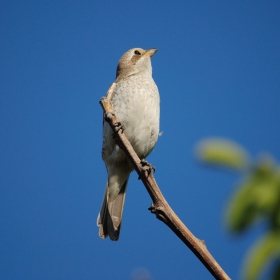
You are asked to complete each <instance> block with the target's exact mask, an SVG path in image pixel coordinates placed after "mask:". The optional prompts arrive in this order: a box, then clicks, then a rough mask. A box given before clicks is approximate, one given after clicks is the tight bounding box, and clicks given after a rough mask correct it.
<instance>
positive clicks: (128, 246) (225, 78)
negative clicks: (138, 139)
mask: <svg viewBox="0 0 280 280" xmlns="http://www.w3.org/2000/svg"><path fill="white" fill-rule="evenodd" d="M0 15H1V17H0V18H1V19H0V22H1V25H0V35H1V45H0V48H1V52H0V63H1V70H0V71H1V75H0V81H1V82H0V114H1V115H0V116H1V117H0V128H1V137H0V167H1V174H0V186H1V187H0V223H1V228H0V235H1V241H0V252H1V253H0V278H1V279H136V278H133V277H134V276H133V275H135V274H137V273H136V272H137V271H139V270H140V271H146V273H149V275H150V276H151V279H154V280H156V279H212V276H211V275H210V274H209V272H208V271H207V270H206V269H205V268H204V267H203V266H202V264H201V263H200V262H199V261H198V260H197V259H196V257H195V256H194V255H193V254H192V253H191V252H190V250H189V249H188V248H187V247H185V246H184V244H183V243H182V242H181V241H180V240H179V239H178V238H177V237H176V236H175V235H174V234H173V233H172V232H171V230H170V229H168V228H167V227H166V226H165V225H164V224H163V223H161V222H160V221H158V220H157V219H156V218H155V217H154V216H153V215H151V214H150V213H149V211H148V210H147V208H148V207H149V206H150V203H151V199H150V198H149V196H148V194H147V192H146V191H145V189H144V187H143V186H142V184H141V182H140V181H138V180H137V176H136V174H133V175H132V176H131V178H130V181H129V189H128V195H127V200H126V205H125V213H124V219H123V226H122V232H121V237H120V240H119V241H118V242H115V243H114V242H110V241H109V240H101V239H100V238H99V237H98V234H97V231H98V229H97V226H96V218H97V214H98V212H99V208H100V206H101V202H102V198H103V193H104V187H105V183H106V170H105V166H104V164H103V162H102V160H101V142H102V139H101V134H102V110H101V107H100V105H99V99H100V98H101V97H102V96H104V95H105V94H106V91H107V89H108V87H109V86H110V84H111V83H112V82H113V81H114V79H115V70H116V66H117V63H118V60H119V58H120V57H121V55H122V54H123V53H124V52H125V51H127V50H128V49H130V48H133V47H142V48H158V50H159V51H158V52H157V53H156V55H155V56H154V57H153V58H152V65H153V77H154V80H155V81H156V83H157V85H158V88H159V91H160V95H161V130H162V131H163V132H164V133H163V135H162V137H160V139H159V141H158V144H157V146H156V148H155V150H154V151H153V153H152V154H151V155H150V156H149V158H148V160H149V161H150V162H151V163H152V164H153V165H154V166H156V168H157V170H156V173H155V177H156V180H157V182H158V184H159V186H160V188H161V190H162V192H163V194H164V196H165V197H166V199H167V201H168V202H169V203H170V205H171V206H172V207H173V209H174V210H175V212H176V213H177V214H178V216H179V217H180V218H181V219H182V221H183V222H184V223H185V224H186V225H187V227H188V228H189V229H190V230H191V231H192V232H193V233H194V235H195V236H197V237H198V238H201V239H203V240H205V241H206V244H207V247H208V249H209V251H210V252H211V253H212V255H213V256H214V257H215V258H216V260H217V261H218V262H219V263H220V265H221V266H222V267H223V268H224V270H225V271H226V272H227V273H228V274H229V276H230V277H231V278H232V279H238V276H239V274H240V269H241V264H242V260H243V257H244V254H245V252H246V250H247V249H248V248H249V246H250V244H251V243H252V242H253V241H254V240H255V239H256V238H257V237H258V236H259V235H260V234H261V232H262V230H263V228H264V227H265V225H261V226H256V227H255V228H254V229H253V230H250V231H248V232H247V233H246V234H245V235H244V236H243V237H235V236H232V235H230V234H229V233H228V231H227V230H226V228H225V226H224V213H225V209H226V204H227V202H228V201H229V199H230V196H231V195H232V193H233V192H234V189H235V187H236V185H237V182H238V180H240V177H239V175H238V174H234V173H227V172H224V171H219V170H217V169H210V168H206V167H203V166H202V165H200V164H199V163H198V162H197V160H196V158H195V153H194V151H195V146H196V144H197V143H198V142H199V141H200V140H202V139H204V138H206V137H210V136H211V137H212V136H217V137H224V138H229V139H232V140H234V141H237V142H238V143H240V144H241V145H243V146H244V147H245V148H247V149H248V151H249V153H250V154H251V156H252V158H256V157H257V156H258V155H259V154H260V153H261V152H268V153H270V154H272V155H273V156H274V157H275V158H276V159H278V160H279V159H280V148H279V143H280V133H279V117H280V110H279V109H280V106H279V102H280V94H279V93H280V51H279V50H280V36H279V30H280V4H279V2H278V1H172V2H171V1H140V2H132V1H117V2H116V1H106V2H105V1H48V2H47V1H28V2H26V1H25V2H24V1H6V2H3V1H2V3H1V9H0ZM135 271H136V272H135Z"/></svg>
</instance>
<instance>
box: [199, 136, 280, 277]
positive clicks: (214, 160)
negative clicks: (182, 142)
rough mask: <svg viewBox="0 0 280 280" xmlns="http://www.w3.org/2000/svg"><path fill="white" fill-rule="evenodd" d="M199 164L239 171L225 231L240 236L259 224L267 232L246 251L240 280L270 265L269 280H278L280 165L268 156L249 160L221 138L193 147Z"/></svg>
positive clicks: (279, 259) (234, 144)
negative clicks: (271, 271) (264, 224)
mask: <svg viewBox="0 0 280 280" xmlns="http://www.w3.org/2000/svg"><path fill="white" fill-rule="evenodd" d="M197 152H198V153H197V154H198V158H199V159H200V161H201V162H203V163H205V164H208V165H212V166H216V167H223V168H224V167H226V168H228V169H231V170H234V171H238V172H240V177H241V179H240V182H239V183H238V184H237V188H236V191H235V193H234V194H233V196H232V198H231V200H230V202H229V205H228V208H227V214H226V221H227V226H228V228H229V229H230V230H231V231H232V232H234V233H238V234H241V233H243V232H244V231H246V230H247V229H248V228H250V227H252V226H253V225H255V224H256V223H258V222H260V221H263V222H265V223H266V224H267V225H268V226H267V230H266V232H265V233H264V235H263V236H261V237H260V238H259V239H258V240H256V241H255V243H254V244H253V245H252V247H251V249H250V250H249V252H248V254H247V257H246V260H245V263H244V270H243V277H244V279H248V280H254V279H258V277H259V276H260V275H261V274H262V273H263V271H264V270H265V268H267V267H268V266H269V265H270V264H271V263H274V266H273V273H272V276H271V279H273V280H279V279H280V165H279V164H277V163H276V162H275V161H274V160H273V159H272V157H271V156H268V155H263V156H261V157H259V159H258V160H255V161H252V160H251V159H250V158H249V156H248V153H247V152H246V150H245V149H244V148H242V147H241V146H239V145H238V144H236V143H234V142H232V141H228V140H224V139H207V140H204V141H202V142H201V143H200V144H199V145H198V148H197Z"/></svg>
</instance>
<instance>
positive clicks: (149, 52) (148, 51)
mask: <svg viewBox="0 0 280 280" xmlns="http://www.w3.org/2000/svg"><path fill="white" fill-rule="evenodd" d="M156 52H157V49H149V50H147V51H146V52H145V53H144V55H145V56H149V57H152V56H153V55H154V54H155V53H156Z"/></svg>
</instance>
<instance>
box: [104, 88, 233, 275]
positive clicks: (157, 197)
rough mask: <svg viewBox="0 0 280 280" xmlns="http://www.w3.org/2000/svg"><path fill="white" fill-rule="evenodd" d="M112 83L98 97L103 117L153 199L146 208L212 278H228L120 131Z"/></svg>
mask: <svg viewBox="0 0 280 280" xmlns="http://www.w3.org/2000/svg"><path fill="white" fill-rule="evenodd" d="M113 87H114V84H113V85H112V86H111V87H110V89H109V91H108V93H107V97H108V98H106V97H103V98H101V100H100V104H101V106H102V108H103V111H104V119H105V121H107V122H108V123H109V125H110V126H111V128H112V129H113V131H114V139H115V141H116V143H117V145H119V146H120V148H121V149H122V150H123V151H124V153H125V154H126V156H127V158H128V160H129V161H130V163H131V164H132V165H133V167H134V169H135V170H136V172H137V173H138V175H139V178H140V179H141V180H142V182H143V184H144V185H145V187H146V190H147V191H148V193H149V195H150V197H151V199H152V201H153V204H152V205H151V207H150V208H149V210H150V211H151V212H152V213H154V214H155V215H156V217H157V218H158V219H159V220H161V221H162V222H164V223H165V224H166V225H167V226H168V227H169V228H170V229H171V230H172V231H173V232H174V233H175V234H176V235H177V236H178V237H179V238H180V239H181V240H182V241H183V242H184V243H185V244H186V245H187V246H188V247H189V249H190V250H191V251H192V252H193V253H194V254H195V255H196V256H197V257H198V259H199V260H200V261H201V262H202V263H203V265H204V266H205V267H206V268H207V269H208V270H209V272H210V273H211V274H212V275H213V276H214V277H215V279H227V280H229V279H230V278H229V277H228V276H227V274H226V273H225V272H224V271H223V269H222V268H221V267H220V266H219V264H218V263H217V262H216V261H215V259H214V258H213V257H212V255H211V254H210V253H209V251H208V250H207V248H206V245H205V242H204V241H203V240H200V239H198V238H196V237H195V236H194V235H193V234H192V233H191V232H190V231H189V230H188V228H187V227H186V226H185V225H184V224H183V223H182V221H181V220H180V219H179V218H178V217H177V215H176V214H175V212H174V211H173V210H172V208H171V207H170V206H169V204H168V203H167V201H166V200H165V198H164V196H163V195H162V193H161V191H160V189H159V187H158V185H157V183H156V181H155V179H154V175H153V170H152V168H151V165H149V164H148V163H147V162H144V161H141V160H140V159H139V157H138V156H137V154H136V153H135V151H134V150H133V148H132V146H131V144H130V143H129V141H128V140H127V138H126V136H125V133H123V130H122V129H121V125H120V123H119V122H118V120H117V118H116V115H115V114H114V109H113V106H112V104H111V102H110V95H111V92H110V91H111V89H112V88H113Z"/></svg>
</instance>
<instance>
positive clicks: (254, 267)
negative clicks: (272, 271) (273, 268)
mask: <svg viewBox="0 0 280 280" xmlns="http://www.w3.org/2000/svg"><path fill="white" fill-rule="evenodd" d="M279 257H280V233H279V232H270V233H268V234H267V235H265V236H264V237H263V238H261V239H260V240H259V241H257V242H256V243H255V245H254V246H253V247H252V248H251V249H250V251H249V254H248V255H247V258H246V261H245V268H244V273H243V276H244V277H243V278H244V279H246V280H255V279H257V278H258V276H259V275H260V274H261V272H262V271H263V270H264V268H265V267H266V266H267V265H268V264H269V262H271V261H273V260H275V259H277V258H279Z"/></svg>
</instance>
